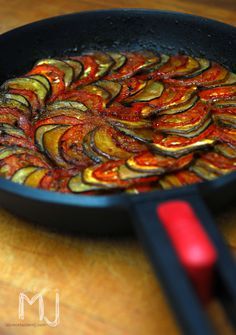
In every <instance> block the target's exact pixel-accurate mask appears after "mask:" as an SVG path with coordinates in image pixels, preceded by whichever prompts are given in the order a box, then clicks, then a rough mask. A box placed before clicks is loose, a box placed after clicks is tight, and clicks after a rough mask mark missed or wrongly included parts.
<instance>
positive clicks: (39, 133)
mask: <svg viewBox="0 0 236 335" xmlns="http://www.w3.org/2000/svg"><path fill="white" fill-rule="evenodd" d="M58 126H59V125H58V124H46V125H42V126H40V127H38V128H37V129H36V131H35V134H34V140H35V143H36V145H37V146H38V148H39V150H40V151H42V152H44V146H43V135H44V133H46V132H47V131H49V130H52V129H54V128H56V127H58Z"/></svg>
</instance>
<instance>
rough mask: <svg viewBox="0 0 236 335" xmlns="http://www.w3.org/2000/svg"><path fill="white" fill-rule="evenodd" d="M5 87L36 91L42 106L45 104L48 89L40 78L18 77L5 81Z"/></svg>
mask: <svg viewBox="0 0 236 335" xmlns="http://www.w3.org/2000/svg"><path fill="white" fill-rule="evenodd" d="M2 87H3V89H7V90H8V89H24V90H30V91H32V92H34V93H35V94H36V95H37V97H38V100H39V102H40V105H41V107H42V106H44V102H45V99H46V97H47V94H48V89H47V88H46V87H45V86H44V85H43V84H42V83H41V82H40V81H38V80H36V79H33V78H29V77H18V78H14V79H9V80H7V81H5V83H3V85H2Z"/></svg>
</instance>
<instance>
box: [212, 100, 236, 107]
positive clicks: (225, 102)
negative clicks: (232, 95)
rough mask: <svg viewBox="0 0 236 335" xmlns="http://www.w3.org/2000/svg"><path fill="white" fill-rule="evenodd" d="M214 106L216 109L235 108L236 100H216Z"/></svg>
mask: <svg viewBox="0 0 236 335" xmlns="http://www.w3.org/2000/svg"><path fill="white" fill-rule="evenodd" d="M214 106H216V107H222V108H224V107H236V99H230V100H218V101H217V102H216V103H215V104H214Z"/></svg>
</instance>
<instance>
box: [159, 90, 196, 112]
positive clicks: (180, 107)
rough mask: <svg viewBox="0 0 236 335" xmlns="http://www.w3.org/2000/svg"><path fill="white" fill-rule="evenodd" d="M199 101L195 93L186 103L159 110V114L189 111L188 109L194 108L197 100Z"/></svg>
mask: <svg viewBox="0 0 236 335" xmlns="http://www.w3.org/2000/svg"><path fill="white" fill-rule="evenodd" d="M197 101H198V97H197V96H196V95H195V96H193V97H192V99H190V100H188V101H187V102H186V103H184V104H180V105H178V106H177V107H173V108H169V109H166V110H163V111H160V112H158V115H165V114H177V113H182V112H185V111H187V110H188V109H190V108H192V107H193V106H194V105H195V104H196V102H197Z"/></svg>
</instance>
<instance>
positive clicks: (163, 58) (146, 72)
mask: <svg viewBox="0 0 236 335" xmlns="http://www.w3.org/2000/svg"><path fill="white" fill-rule="evenodd" d="M169 59H170V56H169V55H166V54H161V55H160V58H159V61H158V62H157V63H155V64H153V65H151V66H148V67H147V68H144V69H143V70H142V71H141V73H140V74H138V75H137V76H138V78H140V79H143V80H150V79H152V74H153V73H154V72H155V70H158V69H159V68H160V67H161V66H163V65H164V64H166V63H167V62H168V60H169Z"/></svg>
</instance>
